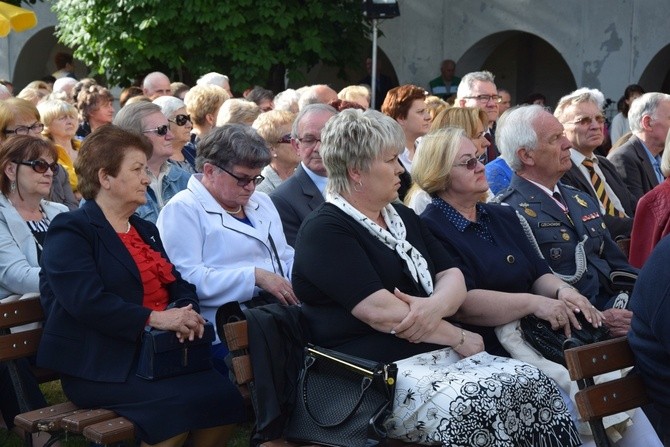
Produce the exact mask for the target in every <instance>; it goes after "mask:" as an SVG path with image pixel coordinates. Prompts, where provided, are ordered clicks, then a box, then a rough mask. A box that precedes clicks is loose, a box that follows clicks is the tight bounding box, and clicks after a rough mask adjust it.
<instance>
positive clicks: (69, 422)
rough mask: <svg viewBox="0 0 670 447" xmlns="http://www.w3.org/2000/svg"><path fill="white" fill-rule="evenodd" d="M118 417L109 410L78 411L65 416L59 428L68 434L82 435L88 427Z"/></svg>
mask: <svg viewBox="0 0 670 447" xmlns="http://www.w3.org/2000/svg"><path fill="white" fill-rule="evenodd" d="M117 417H118V415H117V414H116V413H114V412H113V411H111V410H105V409H102V408H98V409H95V410H90V409H86V410H80V411H78V412H76V413H72V414H70V415H68V416H65V417H64V418H63V419H62V420H61V426H62V427H63V428H64V429H65V430H67V431H69V432H70V433H82V432H83V431H84V429H85V428H86V427H88V426H89V425H93V424H97V423H98V422H103V421H108V420H111V419H114V418H117Z"/></svg>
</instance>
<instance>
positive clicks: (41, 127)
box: [5, 122, 44, 135]
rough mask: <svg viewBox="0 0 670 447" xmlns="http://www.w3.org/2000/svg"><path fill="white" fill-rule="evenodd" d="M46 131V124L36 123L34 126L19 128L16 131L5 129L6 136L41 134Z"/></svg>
mask: <svg viewBox="0 0 670 447" xmlns="http://www.w3.org/2000/svg"><path fill="white" fill-rule="evenodd" d="M43 130H44V124H42V123H39V122H38V123H35V124H33V125H32V126H18V127H17V128H16V129H13V130H10V129H5V134H12V133H14V134H16V135H28V134H30V133H40V132H42V131H43Z"/></svg>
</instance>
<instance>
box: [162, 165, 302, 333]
mask: <svg viewBox="0 0 670 447" xmlns="http://www.w3.org/2000/svg"><path fill="white" fill-rule="evenodd" d="M201 178H202V174H195V175H193V176H191V178H190V180H189V181H188V187H187V189H185V190H183V191H180V192H179V193H177V194H176V195H175V196H174V197H173V198H172V199H171V200H170V201H169V202H168V203H167V204H166V205H165V206H164V207H163V209H162V210H161V212H160V214H159V216H158V222H157V223H156V225H157V226H158V230H159V231H160V234H161V239H162V240H163V245H164V246H165V251H166V252H167V254H168V257H169V258H170V261H171V262H172V263H173V264H174V265H175V267H176V268H177V270H178V271H179V273H180V274H181V276H182V277H183V278H184V279H185V280H186V281H188V282H190V283H192V284H194V285H195V287H196V290H197V293H198V298H200V310H201V312H202V314H203V316H204V317H205V318H207V319H208V320H210V321H212V322H213V321H215V316H216V310H217V309H218V308H219V306H221V305H222V304H225V303H228V302H232V301H239V302H244V301H248V300H250V299H251V298H253V297H254V296H256V295H258V292H259V290H260V289H259V288H258V287H256V286H255V283H256V279H255V274H254V270H255V268H256V267H258V268H262V269H264V270H268V271H270V272H274V273H277V274H280V273H279V272H280V269H279V265H278V263H277V260H276V259H275V256H274V253H273V250H272V245H271V244H270V238H269V235H272V239H273V241H274V243H275V246H276V248H277V253H278V255H279V262H281V268H282V271H283V273H284V277H285V278H287V279H288V280H289V281H290V278H291V269H292V268H293V254H294V251H293V248H292V247H291V246H290V245H288V244H287V243H286V238H285V237H284V231H283V229H282V225H281V220H280V218H279V214H278V213H277V210H276V209H275V207H274V205H273V204H272V201H271V200H270V198H269V197H268V196H267V195H266V194H264V193H261V192H255V193H254V194H252V195H251V198H250V200H249V202H248V203H247V205H246V206H245V207H244V212H245V214H246V215H247V218H248V219H249V220H250V221H251V223H252V224H253V226H250V225H247V224H245V223H243V222H240V221H239V220H237V219H235V218H234V217H233V216H231V215H229V214H228V213H226V212H225V210H224V209H223V208H222V207H221V205H219V203H218V202H217V201H216V200H215V199H214V198H213V197H212V195H211V194H210V193H209V191H207V189H206V188H205V187H204V186H203V185H202V183H201Z"/></svg>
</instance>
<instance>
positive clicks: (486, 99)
mask: <svg viewBox="0 0 670 447" xmlns="http://www.w3.org/2000/svg"><path fill="white" fill-rule="evenodd" d="M464 98H466V99H476V100H477V102H479V103H482V104H486V103H488V102H489V101H493V102H495V103H496V104H499V103H500V102H501V101H502V96H498V95H477V96H465V97H464Z"/></svg>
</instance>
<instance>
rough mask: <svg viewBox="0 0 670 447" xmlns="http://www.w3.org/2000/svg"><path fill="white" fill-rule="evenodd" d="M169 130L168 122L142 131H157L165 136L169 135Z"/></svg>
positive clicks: (159, 134)
mask: <svg viewBox="0 0 670 447" xmlns="http://www.w3.org/2000/svg"><path fill="white" fill-rule="evenodd" d="M169 130H170V126H168V125H167V124H163V125H162V126H158V127H156V128H155V129H147V130H143V131H142V133H146V132H156V135H158V136H161V137H164V136H165V135H167V133H168V131H169Z"/></svg>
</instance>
